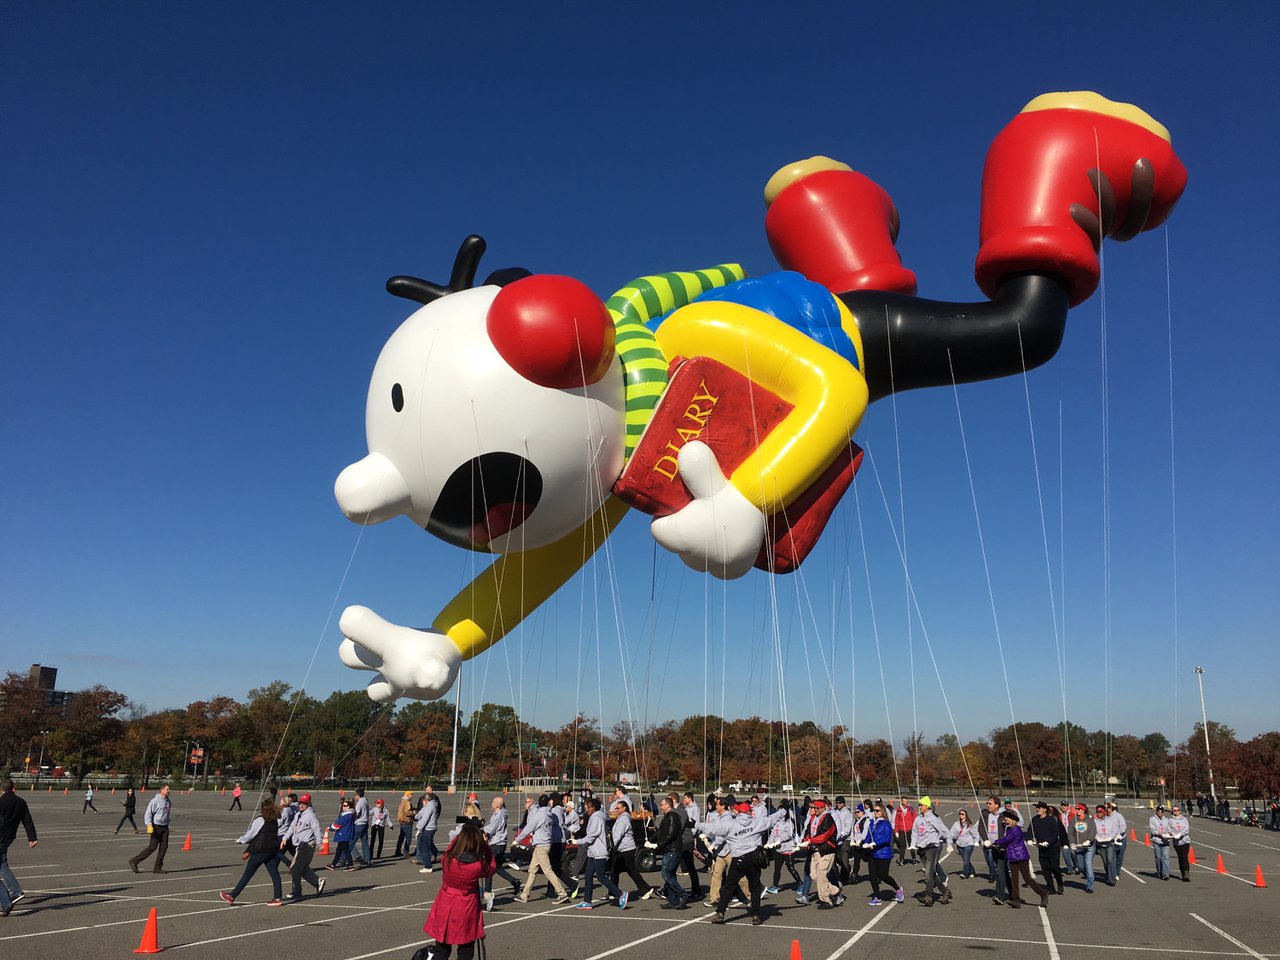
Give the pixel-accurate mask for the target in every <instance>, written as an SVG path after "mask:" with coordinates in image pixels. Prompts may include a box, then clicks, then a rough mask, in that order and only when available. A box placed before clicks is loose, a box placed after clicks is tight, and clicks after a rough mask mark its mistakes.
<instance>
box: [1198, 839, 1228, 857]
mask: <svg viewBox="0 0 1280 960" xmlns="http://www.w3.org/2000/svg"><path fill="white" fill-rule="evenodd" d="M1196 845H1197V846H1200V847H1208V848H1209V849H1210V850H1217V851H1218V852H1219V853H1226V854H1230V855H1231V856H1233V857H1234V856H1235V855H1236V852H1235V851H1234V850H1226V849H1224V848H1222V847H1215V846H1214V845H1213V844H1212V843H1205V842H1204V841H1202V840H1197V841H1196Z"/></svg>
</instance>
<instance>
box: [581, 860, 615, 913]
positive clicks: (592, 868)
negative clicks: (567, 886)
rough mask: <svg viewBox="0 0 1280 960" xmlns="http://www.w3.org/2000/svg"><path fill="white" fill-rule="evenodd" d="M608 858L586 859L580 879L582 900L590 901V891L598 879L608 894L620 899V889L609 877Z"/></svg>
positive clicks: (584, 901)
mask: <svg viewBox="0 0 1280 960" xmlns="http://www.w3.org/2000/svg"><path fill="white" fill-rule="evenodd" d="M608 868H609V860H608V859H607V858H603V859H599V860H597V859H595V858H594V857H593V858H589V859H588V860H587V871H586V873H585V874H584V876H583V880H582V884H583V886H582V902H583V903H590V902H591V891H592V888H593V886H594V885H595V881H596V880H597V879H598V880H599V881H600V883H601V885H602V886H603V887H604V888H605V889H606V890H608V891H609V893H610V895H611V896H613V897H616V898H617V899H619V900H620V899H622V891H621V890H619V889H618V885H617V884H616V883H614V882H613V881H612V880H610V879H609V869H608Z"/></svg>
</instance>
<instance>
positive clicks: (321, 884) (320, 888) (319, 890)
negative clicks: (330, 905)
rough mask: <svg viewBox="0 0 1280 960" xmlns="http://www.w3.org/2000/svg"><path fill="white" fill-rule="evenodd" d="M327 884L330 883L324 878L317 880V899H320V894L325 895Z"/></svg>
mask: <svg viewBox="0 0 1280 960" xmlns="http://www.w3.org/2000/svg"><path fill="white" fill-rule="evenodd" d="M326 883H328V881H327V880H326V879H325V878H324V877H321V878H320V879H319V880H317V881H316V896H317V897H318V896H320V894H322V893H324V885H325V884H326Z"/></svg>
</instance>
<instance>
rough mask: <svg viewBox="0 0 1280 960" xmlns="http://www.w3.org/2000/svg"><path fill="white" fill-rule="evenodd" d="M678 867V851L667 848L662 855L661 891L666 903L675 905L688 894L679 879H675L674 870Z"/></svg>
mask: <svg viewBox="0 0 1280 960" xmlns="http://www.w3.org/2000/svg"><path fill="white" fill-rule="evenodd" d="M678 869H680V851H679V850H668V851H667V852H666V853H664V854H663V855H662V893H663V896H665V897H666V898H667V903H669V904H671V905H672V906H675V905H677V904H679V903H680V901H681V900H683V899H684V898H685V897H687V896H688V894H687V893H686V892H685V889H684V887H682V886H680V881H679V880H677V879H676V871H677V870H678Z"/></svg>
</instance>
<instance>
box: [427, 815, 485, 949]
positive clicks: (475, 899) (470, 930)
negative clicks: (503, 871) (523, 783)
mask: <svg viewBox="0 0 1280 960" xmlns="http://www.w3.org/2000/svg"><path fill="white" fill-rule="evenodd" d="M441 868H442V869H443V870H444V882H443V883H442V884H441V886H440V893H439V894H438V895H437V896H436V899H435V902H434V903H432V904H431V913H429V914H428V915H427V922H426V924H425V925H424V926H423V928H422V929H423V930H424V931H426V934H427V936H429V937H431V938H432V939H433V940H435V944H434V945H432V946H430V947H424V948H423V949H422V950H419V951H418V952H417V953H415V954H414V960H447V958H448V957H449V955H450V953H451V952H452V950H453V948H454V947H457V948H458V960H472V957H473V956H474V955H475V947H476V941H477V940H481V939H483V938H484V918H483V917H482V916H481V913H480V895H479V889H480V888H479V886H478V884H479V882H480V881H481V880H483V879H484V878H485V877H491V876H493V873H494V871H495V870H497V865H496V864H495V863H494V861H493V853H492V851H490V850H489V842H488V841H487V840H486V839H485V836H484V831H483V830H481V829H480V828H479V827H477V826H475V825H474V824H471V823H467V824H464V825H463V827H462V830H461V831H459V833H458V835H457V836H456V837H455V838H454V840H453V843H451V844H449V849H447V850H446V851H445V852H444V857H443V858H442V860H441Z"/></svg>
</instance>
